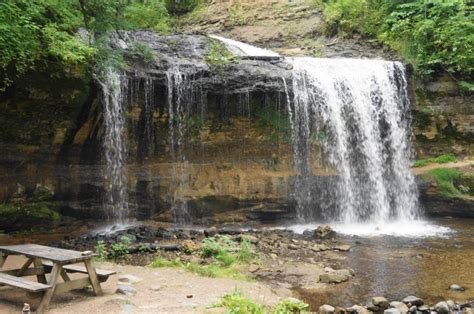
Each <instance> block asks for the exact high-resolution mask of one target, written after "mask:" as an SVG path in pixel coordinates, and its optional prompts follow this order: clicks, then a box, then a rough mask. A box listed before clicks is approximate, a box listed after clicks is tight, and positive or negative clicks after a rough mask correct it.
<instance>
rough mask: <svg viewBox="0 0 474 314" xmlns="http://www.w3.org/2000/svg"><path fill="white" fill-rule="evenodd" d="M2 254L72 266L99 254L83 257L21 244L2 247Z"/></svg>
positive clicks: (57, 249) (47, 247)
mask: <svg viewBox="0 0 474 314" xmlns="http://www.w3.org/2000/svg"><path fill="white" fill-rule="evenodd" d="M0 252H3V253H6V254H19V255H24V256H27V257H30V258H40V259H45V260H50V261H53V262H57V263H64V264H72V263H79V262H82V261H85V260H87V259H90V258H92V257H94V256H97V254H94V253H91V254H87V255H83V254H82V252H79V251H73V250H66V249H59V248H55V247H49V246H44V245H38V244H20V245H7V246H0Z"/></svg>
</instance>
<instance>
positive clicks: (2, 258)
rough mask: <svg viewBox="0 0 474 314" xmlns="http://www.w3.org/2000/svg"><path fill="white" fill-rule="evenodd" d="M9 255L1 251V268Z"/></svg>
mask: <svg viewBox="0 0 474 314" xmlns="http://www.w3.org/2000/svg"><path fill="white" fill-rule="evenodd" d="M7 257H8V254H5V253H0V268H2V267H3V264H5V261H6V260H7Z"/></svg>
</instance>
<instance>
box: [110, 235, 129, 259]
mask: <svg viewBox="0 0 474 314" xmlns="http://www.w3.org/2000/svg"><path fill="white" fill-rule="evenodd" d="M130 243H131V241H130V238H129V237H127V236H122V237H120V242H118V243H114V244H112V245H111V251H110V253H109V257H110V258H112V259H116V258H118V257H121V256H126V255H128V247H129V246H130Z"/></svg>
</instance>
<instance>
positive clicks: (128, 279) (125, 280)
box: [118, 274, 143, 284]
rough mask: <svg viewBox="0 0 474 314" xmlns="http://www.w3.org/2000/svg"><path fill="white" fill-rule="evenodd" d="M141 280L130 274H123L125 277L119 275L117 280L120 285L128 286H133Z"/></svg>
mask: <svg viewBox="0 0 474 314" xmlns="http://www.w3.org/2000/svg"><path fill="white" fill-rule="evenodd" d="M142 280H143V279H142V278H140V277H137V276H134V275H130V274H125V275H121V276H120V277H119V278H118V281H119V282H120V283H129V284H134V283H138V282H140V281H142Z"/></svg>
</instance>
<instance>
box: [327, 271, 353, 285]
mask: <svg viewBox="0 0 474 314" xmlns="http://www.w3.org/2000/svg"><path fill="white" fill-rule="evenodd" d="M351 276H352V273H351V271H350V270H348V269H339V270H334V271H332V272H329V273H325V274H322V275H319V282H322V283H341V282H344V281H347V280H349V278H350V277H351Z"/></svg>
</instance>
